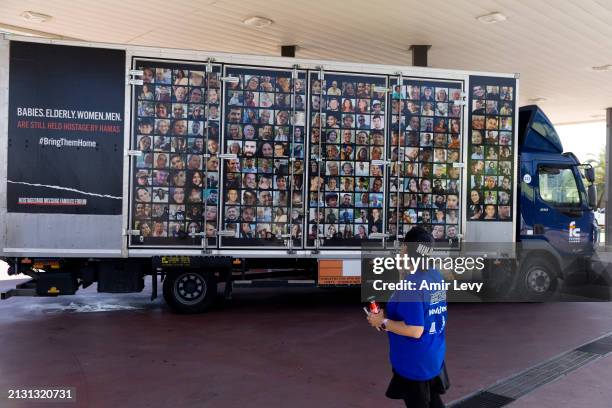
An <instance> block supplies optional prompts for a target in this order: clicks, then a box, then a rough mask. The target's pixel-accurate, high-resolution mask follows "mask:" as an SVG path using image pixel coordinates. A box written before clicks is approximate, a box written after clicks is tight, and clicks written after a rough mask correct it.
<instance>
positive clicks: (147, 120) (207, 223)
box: [132, 61, 221, 245]
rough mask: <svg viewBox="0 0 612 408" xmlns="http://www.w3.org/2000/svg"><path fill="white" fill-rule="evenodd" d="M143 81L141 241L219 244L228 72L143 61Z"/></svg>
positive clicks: (138, 143)
mask: <svg viewBox="0 0 612 408" xmlns="http://www.w3.org/2000/svg"><path fill="white" fill-rule="evenodd" d="M139 63H140V64H142V65H139V66H138V69H140V70H142V71H143V85H142V86H137V87H135V100H136V101H135V112H134V115H135V116H136V118H135V121H134V133H133V134H134V137H135V140H134V142H135V149H136V150H139V151H141V152H142V154H141V155H140V156H138V157H136V160H135V169H134V173H133V174H134V183H133V186H134V187H133V194H134V199H133V208H132V214H133V216H132V219H133V228H134V229H136V230H138V231H139V232H140V235H139V236H137V237H132V243H134V244H145V245H146V244H152V245H161V244H164V245H167V244H173V245H199V244H200V243H201V241H200V238H196V236H195V235H190V234H197V233H201V232H202V231H203V230H204V231H205V233H206V236H207V237H209V240H208V243H209V244H214V243H215V239H216V238H215V231H216V229H217V205H218V204H217V197H218V187H219V159H218V157H217V155H218V153H219V133H220V132H219V116H220V115H219V98H220V90H221V88H220V77H219V72H218V71H219V70H218V67H215V69H216V72H212V73H206V71H205V67H203V66H195V65H185V64H181V65H177V64H168V63H155V62H149V61H139Z"/></svg>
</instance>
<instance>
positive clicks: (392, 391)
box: [386, 372, 445, 408]
mask: <svg viewBox="0 0 612 408" xmlns="http://www.w3.org/2000/svg"><path fill="white" fill-rule="evenodd" d="M444 392H445V389H444V384H443V383H442V380H441V378H440V376H437V377H435V378H432V379H431V380H427V381H415V380H410V379H408V378H404V377H402V376H400V375H399V374H397V373H396V372H393V378H391V382H390V383H389V387H388V388H387V393H386V395H387V397H388V398H392V399H401V400H404V402H405V403H406V407H408V408H444V402H442V398H440V394H443V393H444Z"/></svg>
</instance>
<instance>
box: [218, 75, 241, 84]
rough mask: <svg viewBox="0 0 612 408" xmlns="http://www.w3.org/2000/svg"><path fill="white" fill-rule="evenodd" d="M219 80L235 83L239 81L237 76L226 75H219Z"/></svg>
mask: <svg viewBox="0 0 612 408" xmlns="http://www.w3.org/2000/svg"><path fill="white" fill-rule="evenodd" d="M221 81H223V82H229V83H230V84H237V83H238V82H240V78H239V77H232V76H226V77H221Z"/></svg>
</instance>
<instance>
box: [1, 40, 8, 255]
mask: <svg viewBox="0 0 612 408" xmlns="http://www.w3.org/2000/svg"><path fill="white" fill-rule="evenodd" d="M8 81H9V42H8V41H6V40H2V39H1V38H0V255H1V254H2V253H3V248H4V247H5V246H6V245H5V243H6V239H7V225H8V224H7V219H6V214H7V211H6V203H7V201H6V200H7V198H6V188H7V183H6V180H7V171H8V164H7V162H8V160H7V155H8V94H9V89H8V84H9V82H8Z"/></svg>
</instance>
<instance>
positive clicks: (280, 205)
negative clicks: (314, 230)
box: [221, 67, 306, 247]
mask: <svg viewBox="0 0 612 408" xmlns="http://www.w3.org/2000/svg"><path fill="white" fill-rule="evenodd" d="M225 74H226V76H227V77H233V78H236V80H234V81H232V82H230V81H226V82H225V85H224V86H225V94H224V95H225V96H224V105H225V116H226V117H225V122H224V126H225V129H224V132H225V133H224V139H223V140H224V143H223V146H222V149H223V153H224V154H226V155H227V154H230V155H233V156H232V157H233V158H228V159H224V160H223V166H224V172H223V197H222V203H223V209H222V214H223V215H222V224H223V230H224V231H225V233H228V232H229V233H233V234H232V235H231V236H227V235H224V236H223V238H222V241H221V245H222V246H253V245H266V246H276V247H284V246H285V241H287V240H288V238H289V236H290V237H291V238H292V239H293V243H294V245H296V246H300V247H301V245H302V225H303V220H304V203H303V189H304V154H305V152H304V135H305V130H304V129H305V121H306V116H305V110H306V76H305V73H304V72H303V71H300V72H298V75H297V78H293V76H292V74H293V72H292V71H291V70H279V69H263V68H262V69H257V68H242V67H227V68H226V73H225Z"/></svg>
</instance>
